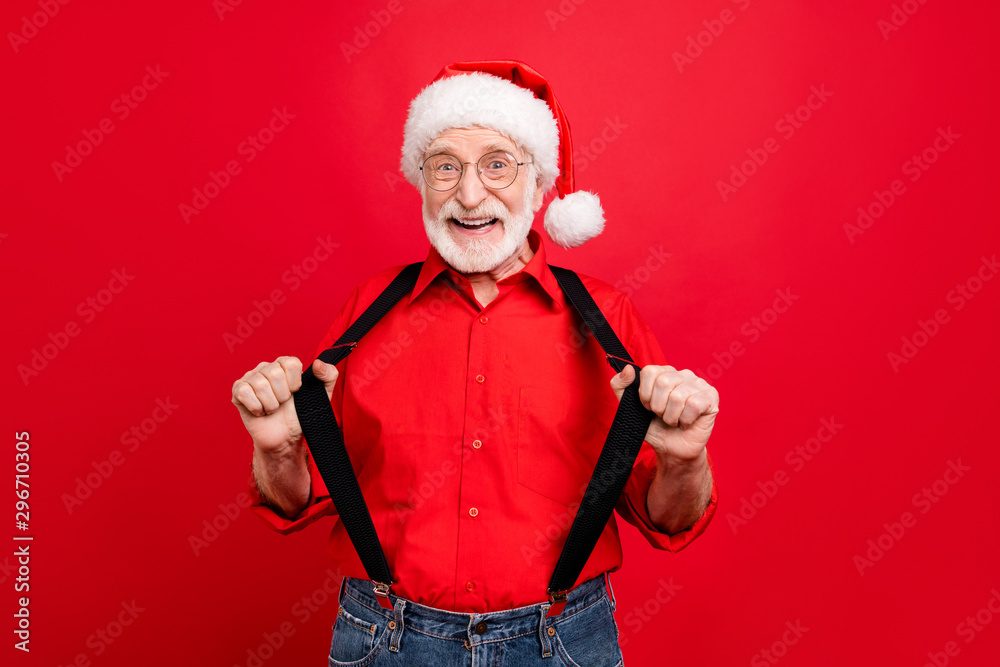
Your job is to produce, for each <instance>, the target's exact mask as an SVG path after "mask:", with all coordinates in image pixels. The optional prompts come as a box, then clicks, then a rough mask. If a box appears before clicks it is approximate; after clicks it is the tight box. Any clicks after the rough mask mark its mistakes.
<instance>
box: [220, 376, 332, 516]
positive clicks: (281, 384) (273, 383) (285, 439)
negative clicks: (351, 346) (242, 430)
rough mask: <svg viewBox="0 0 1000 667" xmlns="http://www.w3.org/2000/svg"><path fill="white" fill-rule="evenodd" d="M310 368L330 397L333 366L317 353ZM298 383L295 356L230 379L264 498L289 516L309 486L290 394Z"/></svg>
mask: <svg viewBox="0 0 1000 667" xmlns="http://www.w3.org/2000/svg"><path fill="white" fill-rule="evenodd" d="M312 368H313V373H315V374H316V377H317V378H319V379H320V380H321V381H322V382H323V384H324V386H325V387H326V395H327V398H330V397H331V396H332V395H333V387H334V385H335V384H336V382H337V376H338V371H337V367H336V366H333V365H332V364H327V363H324V362H322V361H320V360H319V359H316V360H315V361H314V362H313V367H312ZM301 387H302V362H300V361H299V360H298V359H296V358H295V357H278V358H277V359H275V360H274V361H272V362H266V361H262V362H261V363H259V364H257V366H256V368H254V369H252V370H250V371H248V372H247V373H246V374H245V375H244V376H243V377H241V378H240V379H239V380H237V381H236V382H235V383H234V384H233V399H232V401H233V405H235V406H236V409H237V410H239V411H240V417H242V418H243V425H244V426H245V427H246V429H247V432H249V433H250V436H251V437H252V438H253V446H254V457H253V469H254V479H256V481H257V486H258V488H259V489H260V491H261V493H262V495H263V496H264V499H265V501H266V502H267V503H268V504H270V505H273V506H276V507H277V508H279V509H281V511H283V512H284V513H285V515H286V516H289V517H291V516H295V515H297V514H298V513H299V512H300V511H301V510H302V508H303V507H305V505H307V504H308V503H309V498H310V490H311V482H310V478H309V469H308V467H307V466H306V457H305V451H304V450H305V448H304V446H303V444H302V426H301V425H300V424H299V417H298V414H297V413H296V412H295V401H294V400H293V399H292V394H294V393H295V392H296V391H298V390H299V389H300V388H301Z"/></svg>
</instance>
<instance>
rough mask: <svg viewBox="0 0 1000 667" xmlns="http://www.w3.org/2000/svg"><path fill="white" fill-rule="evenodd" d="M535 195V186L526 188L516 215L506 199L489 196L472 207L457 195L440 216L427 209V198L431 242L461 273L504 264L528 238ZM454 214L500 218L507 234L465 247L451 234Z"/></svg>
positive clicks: (426, 222)
mask: <svg viewBox="0 0 1000 667" xmlns="http://www.w3.org/2000/svg"><path fill="white" fill-rule="evenodd" d="M533 198H534V192H533V188H528V187H526V188H524V201H522V202H521V213H520V214H519V215H514V214H513V213H511V211H510V209H508V208H507V207H506V206H505V205H504V203H503V202H501V201H500V200H499V199H497V198H496V197H489V198H487V199H485V200H483V202H482V203H481V204H480V205H479V206H477V207H476V208H475V209H472V210H469V209H467V208H465V207H464V206H462V205H461V204H459V203H458V201H457V200H456V199H454V198H452V199H449V200H448V201H446V202H445V203H444V204H443V205H442V206H441V210H440V211H438V215H437V218H433V217H431V216H430V215H429V214H428V212H427V200H426V198H425V199H424V206H423V217H424V230H425V231H426V232H427V238H428V239H429V240H430V242H431V245H432V246H434V249H435V250H437V251H438V254H440V255H441V258H442V259H444V261H445V262H447V263H448V265H449V266H451V267H452V268H453V269H455V270H456V271H458V272H459V273H485V272H487V271H492V270H493V269H495V268H497V267H498V266H500V264H502V263H503V261H504V260H506V259H507V258H508V257H510V256H511V255H513V254H515V253H516V252H518V251H519V250H520V249H521V247H522V246H523V245H524V241H525V239H527V238H528V232H529V231H531V223H532V221H533V220H534V219H535V212H534V211H533V210H532V208H531V204H532V199H533ZM452 218H459V219H462V218H465V219H469V218H496V219H497V222H496V223H495V224H497V225H503V237H501V239H500V242H499V243H497V244H496V245H494V244H493V243H491V242H490V241H488V240H486V239H477V238H471V239H468V240H467V241H466V245H465V247H464V248H463V247H462V246H460V245H459V244H458V243H456V242H455V239H453V238H452V236H451V231H450V228H451V226H452V222H451V219H452Z"/></svg>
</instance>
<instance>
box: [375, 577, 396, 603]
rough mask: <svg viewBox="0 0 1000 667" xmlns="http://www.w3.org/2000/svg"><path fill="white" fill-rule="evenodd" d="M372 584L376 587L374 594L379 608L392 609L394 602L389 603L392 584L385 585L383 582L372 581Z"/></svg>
mask: <svg viewBox="0 0 1000 667" xmlns="http://www.w3.org/2000/svg"><path fill="white" fill-rule="evenodd" d="M372 584H374V586H375V588H374V590H373V592H374V593H375V598H376V599H377V600H378V604H379V606H380V607H382V608H383V609H392V602H390V601H389V593H390V590H389V589H390V587H391V586H392V584H383V583H382V582H381V581H372Z"/></svg>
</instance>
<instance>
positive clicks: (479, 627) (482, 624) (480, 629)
mask: <svg viewBox="0 0 1000 667" xmlns="http://www.w3.org/2000/svg"><path fill="white" fill-rule="evenodd" d="M475 630H476V634H477V635H485V634H486V621H479V622H478V623H476V628H475Z"/></svg>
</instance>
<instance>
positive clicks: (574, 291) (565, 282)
mask: <svg viewBox="0 0 1000 667" xmlns="http://www.w3.org/2000/svg"><path fill="white" fill-rule="evenodd" d="M549 268H550V269H552V273H553V274H555V276H556V280H558V281H559V286H560V287H561V288H562V290H563V292H565V293H566V297H567V298H568V299H569V300H570V302H572V304H573V306H574V307H575V308H576V310H577V312H578V313H579V314H580V316H581V317H582V318H583V321H584V322H585V323H586V324H587V327H588V328H589V329H590V331H591V332H592V333H593V334H594V338H596V339H597V342H598V343H600V345H601V348H602V349H603V350H604V353H605V355H607V359H608V363H610V364H611V367H612V368H614V369H615V371H617V372H621V370H622V369H623V368H625V366H626V365H632V366H634V367H635V379H634V380H632V384H630V385H629V386H628V387H626V388H625V393H624V394H623V395H622V399H621V402H620V403H619V404H618V410H617V411H616V412H615V419H614V422H612V424H611V430H610V431H609V432H608V437H607V439H606V440H605V441H604V448H603V449H602V450H601V456H600V458H598V460H597V465H596V466H595V467H594V474H593V476H592V477H591V478H590V483H589V484H588V485H587V491H586V493H584V495H583V500H582V501H581V502H580V509H579V510H578V511H577V513H576V518H575V519H574V520H573V525H572V526H571V527H570V529H569V535H568V536H567V538H566V544H565V545H564V546H563V550H562V553H561V554H559V560H558V562H557V563H556V569H555V571H554V572H553V574H552V579H551V580H550V581H549V597H550V600H551V601H552V606H551V607H550V608H549V613H548V615H549V616H556V615H558V614H559V613H560V612H562V608H563V607H564V606H565V605H566V596H567V594H568V593H569V590H570V589H571V588H572V587H573V583H574V582H575V581H576V579H577V577H579V576H580V573H581V572H582V571H583V567H584V566H585V565H586V564H587V560H588V559H589V558H590V553H591V552H592V551H593V550H594V546H596V544H597V540H598V539H600V537H601V533H602V532H603V530H604V527H605V526H606V525H607V523H608V519H609V518H610V517H611V513H612V512H613V511H614V507H615V503H616V502H618V497H619V496H620V495H621V493H622V490H623V489H624V488H625V484H626V483H627V482H628V478H629V475H631V473H632V466H633V465H634V464H635V459H636V456H638V454H639V448H640V447H641V446H642V442H643V439H644V438H645V435H646V430H647V429H648V428H649V424H650V422H651V421H652V419H653V413H652V412H650V411H649V410H647V409H646V408H645V407H643V405H642V403H641V402H640V400H639V370H640V369H639V366H638V365H637V364H636V363H635V362H633V361H632V357H631V356H629V353H628V351H627V350H626V349H625V346H624V345H622V342H621V341H620V340H619V339H618V336H617V335H616V334H615V332H614V330H613V329H612V328H611V325H610V324H608V321H607V319H605V317H604V315H603V314H602V313H601V310H600V308H598V307H597V304H596V303H594V299H593V298H592V297H591V296H590V293H589V292H588V291H587V288H586V287H584V285H583V283H582V282H581V281H580V277H579V276H578V275H576V273H574V272H573V271H570V270H569V269H563V268H560V267H557V266H550V267H549Z"/></svg>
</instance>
